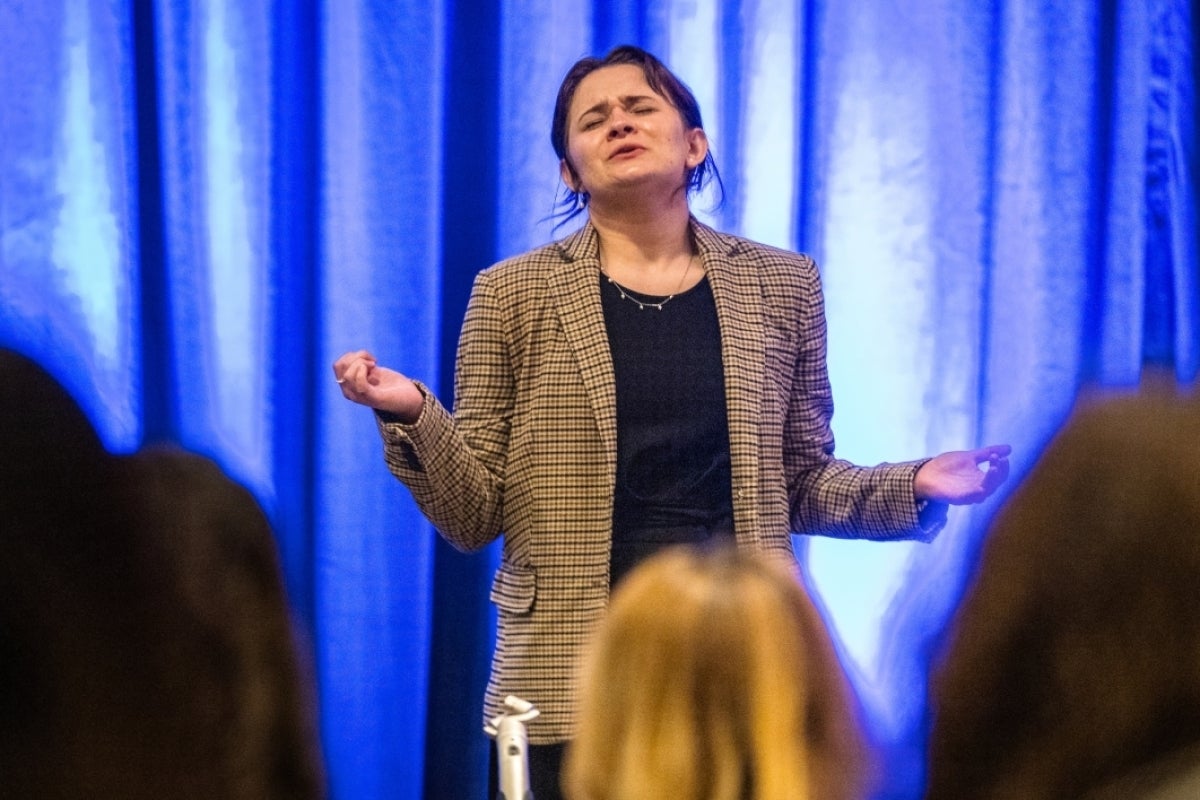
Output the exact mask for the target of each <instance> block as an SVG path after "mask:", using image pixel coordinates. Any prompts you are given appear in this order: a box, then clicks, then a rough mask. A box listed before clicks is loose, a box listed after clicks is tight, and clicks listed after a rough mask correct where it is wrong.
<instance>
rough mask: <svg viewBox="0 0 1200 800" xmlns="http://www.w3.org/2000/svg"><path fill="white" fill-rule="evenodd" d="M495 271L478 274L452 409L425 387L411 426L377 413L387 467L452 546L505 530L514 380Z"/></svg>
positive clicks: (476, 543)
mask: <svg viewBox="0 0 1200 800" xmlns="http://www.w3.org/2000/svg"><path fill="white" fill-rule="evenodd" d="M504 332H505V325H504V319H503V312H502V309H501V307H500V303H499V302H498V301H497V298H496V296H495V293H494V292H493V290H492V287H491V283H490V281H489V273H488V272H487V271H484V272H481V273H480V274H479V275H478V276H477V277H476V279H475V285H474V287H473V288H472V290H471V298H470V300H469V302H468V304H467V313H466V317H465V318H464V321H463V329H462V335H461V336H460V338H459V345H458V355H457V359H456V362H455V398H456V399H455V409H454V413H453V414H451V413H450V412H449V411H448V410H447V409H446V408H445V406H444V405H442V403H440V402H439V401H438V399H437V398H436V397H434V395H433V393H432V392H430V391H429V390H428V389H427V388H426V387H425V386H424V385H423V384H420V383H418V384H417V385H418V388H420V389H421V392H422V394H424V395H425V405H424V406H423V408H422V410H421V414H420V416H419V417H418V418H417V420H416V422H414V423H412V424H407V425H406V424H403V423H399V422H394V421H388V420H387V419H386V417H385V416H383V415H376V419H377V422H378V426H379V431H380V434H381V435H382V437H383V443H384V458H385V460H386V461H387V465H388V469H390V470H391V472H392V474H393V475H395V476H396V477H397V478H399V479H400V481H402V482H403V483H404V484H405V486H407V487H408V489H409V491H411V492H412V495H413V499H414V500H415V501H416V503H417V505H418V507H419V508H420V509H421V511H422V513H423V514H424V515H425V516H426V517H427V518H428V519H429V521H430V522H432V523H433V525H434V527H436V528H437V529H438V531H439V532H440V533H441V534H442V536H443V537H444V538H445V539H446V541H448V542H449V543H450V544H451V545H453V546H454V547H456V548H457V549H459V550H463V551H473V550H478V549H480V548H482V547H484V546H485V545H487V544H488V543H490V542H491V541H493V540H494V539H495V538H496V537H497V536H499V535H500V533H501V531H502V529H503V524H504V523H503V519H504V468H505V454H506V453H507V450H508V437H509V428H510V424H511V420H512V414H513V408H514V403H515V399H514V398H515V386H516V380H515V376H514V374H513V369H512V362H511V360H510V358H509V354H508V345H507V340H506V338H505V333H504Z"/></svg>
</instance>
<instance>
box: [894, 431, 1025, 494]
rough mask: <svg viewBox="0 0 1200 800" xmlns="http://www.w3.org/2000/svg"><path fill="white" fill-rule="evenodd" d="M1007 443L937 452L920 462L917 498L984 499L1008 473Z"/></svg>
mask: <svg viewBox="0 0 1200 800" xmlns="http://www.w3.org/2000/svg"><path fill="white" fill-rule="evenodd" d="M1011 452H1012V448H1011V447H1010V446H1008V445H1006V444H995V445H989V446H987V447H980V448H978V449H977V450H953V451H951V452H949V453H942V454H941V455H937V456H934V457H933V458H931V459H929V460H928V461H926V462H925V463H924V464H922V465H921V468H920V469H919V470H917V474H916V476H915V477H914V478H913V495H914V496H915V497H916V499H917V500H932V501H934V502H939V503H951V504H953V505H965V504H967V503H981V502H983V501H984V500H986V499H988V498H989V497H991V495H992V492H994V491H996V487H998V486H999V485H1000V484H1002V483H1004V479H1005V478H1007V477H1008V455H1009V453H1011Z"/></svg>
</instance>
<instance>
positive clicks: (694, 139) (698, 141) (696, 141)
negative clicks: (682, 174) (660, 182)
mask: <svg viewBox="0 0 1200 800" xmlns="http://www.w3.org/2000/svg"><path fill="white" fill-rule="evenodd" d="M685 138H686V139H687V143H688V152H687V157H686V158H685V160H684V163H686V164H687V166H688V169H695V168H696V167H698V166H700V165H701V164H702V163H703V162H704V159H705V158H707V157H708V135H707V134H705V132H704V129H703V128H692V129H691V130H690V131H688V132H687V134H686V137H685Z"/></svg>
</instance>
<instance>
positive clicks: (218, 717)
mask: <svg viewBox="0 0 1200 800" xmlns="http://www.w3.org/2000/svg"><path fill="white" fill-rule="evenodd" d="M14 377H15V378H17V379H19V380H20V383H19V384H17V385H18V387H20V388H19V389H17V390H13V389H11V388H10V386H11V379H13V378H14ZM0 386H2V387H3V388H0V404H2V406H3V408H2V410H0V447H2V450H0V462H3V466H2V467H0V474H3V477H4V481H3V482H2V483H0V495H2V496H3V499H2V500H0V504H2V505H3V508H4V513H5V514H6V515H7V514H8V513H9V512H12V513H13V514H14V517H13V518H12V519H15V520H16V522H17V524H9V523H10V522H11V521H12V520H11V519H9V520H5V522H3V523H0V775H3V776H4V777H3V785H4V790H3V792H2V793H9V792H11V795H12V796H13V797H22V798H35V799H36V798H50V797H55V798H57V797H121V798H131V799H133V800H137V799H138V798H162V797H171V798H239V799H240V798H247V800H248V799H249V798H255V800H257V799H258V798H313V797H320V796H322V795H323V791H324V787H323V777H322V775H321V769H320V756H319V753H318V749H317V744H316V742H317V738H316V729H315V719H314V712H313V711H312V709H313V702H312V701H313V698H312V697H310V694H309V688H308V687H309V686H310V682H309V676H308V674H307V672H306V667H305V663H304V661H303V660H302V659H301V658H300V657H299V655H298V651H297V649H296V642H295V641H294V640H293V629H292V625H291V617H290V613H289V610H288V607H287V604H286V598H285V593H284V588H283V582H282V576H281V572H280V569H279V564H278V557H277V553H276V549H275V541H274V538H273V536H272V533H271V530H270V528H269V526H268V522H267V520H266V518H265V516H264V514H263V512H262V510H261V508H260V507H259V505H258V504H257V502H256V501H255V500H254V498H253V496H252V495H250V494H249V492H247V491H246V490H245V489H244V488H242V487H241V486H240V485H238V484H237V483H235V482H234V481H232V480H231V479H229V478H228V477H227V476H226V475H225V474H224V473H223V472H221V470H220V469H219V468H217V466H216V465H215V464H213V463H212V462H211V461H209V460H207V459H204V458H201V457H199V456H195V455H191V454H188V453H184V452H182V451H178V450H167V449H152V450H144V451H143V452H141V453H138V454H137V455H133V456H125V457H115V456H111V455H109V454H107V453H106V452H105V451H104V449H103V447H101V446H100V443H99V441H98V439H97V438H96V435H95V433H94V431H92V429H91V427H90V425H89V424H88V423H87V420H86V418H85V417H84V416H83V414H82V413H81V412H80V411H79V409H78V407H77V406H76V405H75V404H74V402H73V401H72V400H71V399H70V397H69V396H68V395H67V393H66V392H65V391H64V390H63V389H62V388H61V387H59V386H58V385H57V383H55V382H54V381H53V379H52V378H50V377H49V376H48V375H47V374H46V373H45V372H44V371H42V370H41V369H40V368H37V367H36V366H35V365H33V364H32V363H31V362H29V361H27V360H25V359H22V358H20V357H17V356H15V355H13V354H11V353H0ZM21 389H23V390H24V392H22V391H21ZM10 444H13V445H14V447H13V448H12V449H10V448H9V447H8V445H10ZM15 462H16V463H15Z"/></svg>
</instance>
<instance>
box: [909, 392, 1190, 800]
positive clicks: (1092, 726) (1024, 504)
mask: <svg viewBox="0 0 1200 800" xmlns="http://www.w3.org/2000/svg"><path fill="white" fill-rule="evenodd" d="M931 708H932V713H933V726H932V735H931V739H930V773H929V784H928V794H927V797H928V798H931V799H932V800H943V798H944V799H945V800H949V799H950V798H953V800H969V798H975V797H978V798H983V797H987V798H991V799H992V800H1003V799H1004V798H1013V799H1014V800H1015V799H1016V798H1020V800H1037V799H1038V798H1076V797H1084V796H1087V797H1093V796H1095V797H1100V796H1105V797H1108V796H1110V794H1092V793H1093V792H1101V791H1103V787H1105V786H1106V785H1111V786H1113V787H1116V786H1117V785H1119V784H1120V783H1121V780H1122V778H1123V776H1131V775H1134V774H1136V773H1138V772H1139V770H1142V771H1144V774H1143V775H1142V777H1143V778H1144V779H1145V780H1143V781H1141V782H1143V783H1146V782H1151V783H1152V782H1154V781H1157V780H1159V779H1166V778H1170V777H1171V775H1170V774H1169V773H1171V772H1173V771H1174V768H1173V767H1169V766H1168V762H1170V761H1171V760H1172V759H1176V758H1180V757H1183V758H1184V759H1185V761H1186V760H1187V754H1188V751H1189V750H1192V751H1193V754H1194V756H1195V757H1196V758H1197V759H1200V751H1195V748H1197V747H1200V405H1197V403H1196V402H1195V400H1194V399H1189V398H1184V397H1179V396H1175V395H1173V394H1169V393H1163V392H1161V391H1156V392H1150V393H1145V394H1142V395H1139V396H1136V397H1129V398H1124V399H1110V400H1107V401H1104V402H1099V401H1093V402H1091V403H1088V404H1085V405H1083V406H1081V408H1080V409H1079V410H1078V411H1077V412H1076V413H1075V414H1074V415H1073V417H1072V418H1071V419H1070V420H1069V421H1068V423H1067V424H1066V425H1065V426H1064V428H1063V429H1062V430H1061V431H1060V432H1059V434H1058V436H1057V437H1056V438H1055V439H1054V440H1053V441H1052V442H1051V444H1050V446H1049V447H1048V448H1047V449H1046V451H1045V453H1044V454H1043V455H1042V457H1041V459H1040V460H1039V461H1038V463H1037V464H1036V466H1035V467H1034V469H1033V470H1032V472H1031V473H1030V474H1029V475H1028V476H1027V477H1026V478H1025V480H1024V481H1023V483H1022V484H1021V485H1020V486H1019V487H1018V489H1017V490H1016V492H1015V493H1014V494H1013V496H1012V497H1010V498H1009V500H1008V501H1007V503H1006V504H1005V506H1004V507H1003V508H1002V509H1001V511H1000V513H999V515H998V517H997V518H996V519H995V520H994V522H993V525H992V528H991V530H990V531H989V534H988V538H987V541H986V544H985V546H984V549H983V553H982V557H981V560H980V563H979V567H978V572H977V575H976V578H975V582H974V584H973V585H972V586H971V587H970V589H969V590H968V593H967V595H966V597H965V599H964V601H963V603H962V605H961V607H960V608H959V611H958V612H957V616H956V617H955V619H954V621H953V624H952V627H951V636H950V639H949V641H948V647H947V649H946V651H945V652H944V654H943V660H942V662H941V664H940V667H939V669H938V670H937V671H936V677H935V681H934V690H933V702H932V706H931ZM1195 763H1200V760H1197V761H1196V762H1195ZM1111 791H1116V792H1118V794H1115V795H1111V796H1114V797H1115V796H1122V797H1136V796H1138V795H1137V794H1134V793H1130V792H1132V790H1119V789H1116V788H1113V789H1112V790H1111ZM1187 796H1200V795H1197V794H1192V795H1187Z"/></svg>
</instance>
